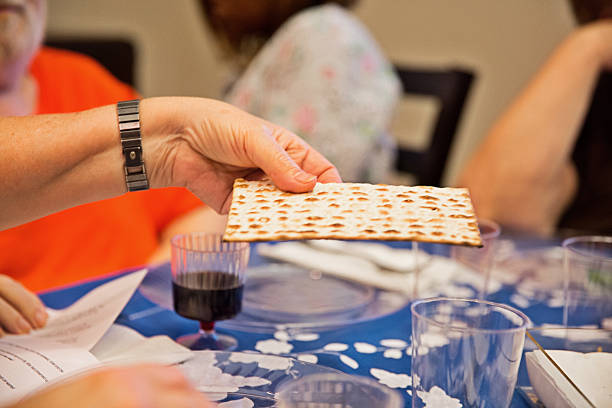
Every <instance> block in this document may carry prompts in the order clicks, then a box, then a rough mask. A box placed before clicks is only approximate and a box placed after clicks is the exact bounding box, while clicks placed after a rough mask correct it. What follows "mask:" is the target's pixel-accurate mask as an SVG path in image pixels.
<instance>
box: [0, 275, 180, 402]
mask: <svg viewBox="0 0 612 408" xmlns="http://www.w3.org/2000/svg"><path fill="white" fill-rule="evenodd" d="M146 272H147V271H146V270H141V271H138V272H133V273H130V274H128V275H125V276H122V277H120V278H117V279H114V280H112V281H110V282H108V283H106V284H104V285H101V286H98V287H97V288H95V289H93V290H92V291H90V292H89V293H87V294H86V295H85V296H83V297H82V298H80V299H79V300H77V301H76V302H75V303H74V304H72V305H71V306H69V307H67V308H65V309H62V310H55V309H47V312H48V313H49V319H48V321H47V325H46V326H45V327H44V328H43V329H40V330H34V331H32V332H31V333H30V334H27V335H8V336H5V337H3V338H0V406H2V405H4V404H8V403H12V402H16V401H17V400H19V399H20V398H22V397H24V396H25V395H27V394H29V393H31V392H33V391H38V390H39V389H40V388H41V387H45V386H48V385H49V384H52V383H55V382H57V381H60V380H64V379H65V378H66V377H67V376H70V375H75V374H77V373H82V372H84V371H88V370H91V369H92V368H96V367H100V366H102V365H111V364H129V363H136V362H156V363H160V364H178V363H180V362H183V361H185V360H187V359H189V358H190V357H191V355H192V353H191V351H190V350H189V349H187V348H185V347H183V346H181V345H179V344H177V343H175V342H174V341H172V339H170V338H169V337H167V336H155V337H150V338H145V337H144V336H142V335H141V334H139V333H138V332H136V331H134V330H132V329H130V328H128V327H125V326H119V325H113V322H114V321H115V319H116V318H117V316H118V315H119V313H120V312H121V310H123V308H124V307H125V305H126V304H127V302H128V301H129V300H130V298H131V297H132V295H133V294H134V291H135V290H136V288H137V287H138V285H140V282H141V281H142V279H143V278H144V276H145V275H146Z"/></svg>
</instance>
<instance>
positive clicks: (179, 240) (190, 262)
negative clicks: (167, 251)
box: [170, 233, 249, 350]
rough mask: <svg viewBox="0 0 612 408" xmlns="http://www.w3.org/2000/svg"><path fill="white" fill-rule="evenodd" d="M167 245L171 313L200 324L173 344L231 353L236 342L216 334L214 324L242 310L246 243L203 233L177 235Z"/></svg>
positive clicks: (246, 262)
mask: <svg viewBox="0 0 612 408" xmlns="http://www.w3.org/2000/svg"><path fill="white" fill-rule="evenodd" d="M170 243H171V248H172V249H171V251H172V263H171V267H172V295H173V300H174V310H175V311H176V312H177V313H178V314H180V315H181V316H184V317H187V318H189V319H194V320H199V321H200V330H199V332H198V333H194V334H190V335H187V336H183V337H180V338H179V339H178V340H177V341H178V342H179V343H181V344H183V345H184V346H186V347H189V348H190V349H192V350H232V349H233V348H235V347H236V345H237V343H238V342H237V341H236V339H235V338H233V337H231V336H227V335H218V334H217V333H216V332H215V321H218V320H225V319H231V318H232V317H234V316H235V315H237V314H238V313H239V312H240V310H241V308H242V292H243V288H244V281H245V276H246V274H245V272H246V268H247V264H248V261H249V244H248V243H246V242H223V236H222V235H221V234H207V233H191V234H184V235H177V236H175V237H174V238H172V240H171V241H170Z"/></svg>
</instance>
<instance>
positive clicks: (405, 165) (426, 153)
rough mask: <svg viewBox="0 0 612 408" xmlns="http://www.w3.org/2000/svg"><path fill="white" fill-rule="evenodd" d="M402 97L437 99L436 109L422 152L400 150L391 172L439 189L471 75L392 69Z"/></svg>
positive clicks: (403, 68)
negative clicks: (405, 174)
mask: <svg viewBox="0 0 612 408" xmlns="http://www.w3.org/2000/svg"><path fill="white" fill-rule="evenodd" d="M396 71H397V74H398V75H399V78H400V80H401V82H402V86H403V91H404V95H427V96H433V97H436V98H437V99H439V102H440V109H439V112H438V115H437V117H436V119H435V122H434V126H433V132H432V134H431V137H430V139H429V143H428V146H427V148H426V149H425V150H422V151H415V150H410V149H406V148H402V147H401V146H400V148H399V152H398V156H397V160H396V163H395V169H396V170H397V171H399V172H406V173H412V174H413V175H414V176H415V177H416V182H417V183H418V184H420V185H430V186H440V183H441V180H442V174H443V173H444V168H445V166H446V160H447V158H448V154H449V151H450V148H451V145H452V142H453V138H454V136H455V133H456V130H457V125H458V123H459V120H460V118H461V113H462V112H463V108H464V105H465V101H466V99H467V96H468V93H469V90H470V87H471V85H472V81H473V79H474V74H473V73H472V72H469V71H466V70H463V69H448V70H442V69H440V70H429V69H413V68H410V67H406V66H396Z"/></svg>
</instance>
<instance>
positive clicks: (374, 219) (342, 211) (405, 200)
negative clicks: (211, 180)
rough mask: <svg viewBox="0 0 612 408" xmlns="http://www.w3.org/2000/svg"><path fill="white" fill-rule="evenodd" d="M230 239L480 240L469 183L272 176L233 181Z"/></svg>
mask: <svg viewBox="0 0 612 408" xmlns="http://www.w3.org/2000/svg"><path fill="white" fill-rule="evenodd" d="M223 238H224V239H225V240H226V241H272V240H296V239H367V240H393V241H398V240H402V241H403V240H410V241H422V242H437V243H446V244H458V245H470V246H481V245H482V243H481V239H480V232H479V230H478V224H477V221H476V216H475V214H474V209H473V207H472V202H471V200H470V196H469V193H468V191H467V189H465V188H438V187H426V186H417V187H414V186H391V185H383V184H376V185H373V184H359V183H329V184H317V185H316V186H315V188H314V190H313V191H312V192H310V193H302V194H294V193H287V192H284V191H282V190H279V189H278V188H277V187H276V186H274V184H272V182H271V181H270V180H263V181H246V180H244V179H237V180H236V181H235V182H234V195H233V198H232V205H231V208H230V211H229V218H228V221H227V225H226V228H225V234H224V236H223Z"/></svg>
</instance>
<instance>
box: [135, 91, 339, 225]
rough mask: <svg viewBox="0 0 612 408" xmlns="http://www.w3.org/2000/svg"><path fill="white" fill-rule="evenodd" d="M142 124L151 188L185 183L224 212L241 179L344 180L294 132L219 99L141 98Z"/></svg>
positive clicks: (284, 183) (297, 184)
mask: <svg viewBox="0 0 612 408" xmlns="http://www.w3.org/2000/svg"><path fill="white" fill-rule="evenodd" d="M168 107H171V109H168ZM141 122H142V132H143V143H144V144H145V147H144V151H145V155H146V156H145V161H146V162H147V163H152V166H149V167H148V168H147V171H148V172H149V176H150V180H151V184H152V186H154V187H164V186H184V187H187V188H188V189H189V190H191V191H192V192H193V193H194V194H196V195H197V196H198V197H199V198H200V199H202V201H204V202H205V203H206V204H208V205H209V206H210V207H212V208H213V209H214V210H215V211H217V212H221V213H226V212H227V211H228V209H229V206H230V202H231V200H230V197H231V192H232V186H233V181H234V179H236V178H238V177H245V178H249V179H257V178H261V177H262V176H263V173H265V174H267V175H268V176H269V177H270V178H271V179H272V181H273V182H274V184H276V185H277V186H278V187H279V188H281V189H283V190H286V191H291V192H295V193H301V192H306V191H311V190H312V188H313V187H314V185H315V184H316V182H317V181H319V182H322V183H326V182H340V181H341V179H340V176H339V174H338V171H337V170H336V168H335V167H334V166H333V165H332V164H331V163H330V162H329V161H328V160H327V159H325V158H324V157H323V156H322V155H321V154H320V153H318V152H317V151H315V150H314V149H313V148H312V147H310V146H309V145H308V144H307V143H306V142H305V141H303V140H302V139H300V138H299V137H298V136H296V135H295V134H293V133H291V132H289V131H288V130H286V129H284V128H282V127H280V126H277V125H274V124H272V123H270V122H267V121H265V120H262V119H260V118H257V117H255V116H252V115H250V114H248V113H246V112H243V111H241V110H239V109H237V108H235V107H233V106H231V105H229V104H226V103H223V102H219V101H214V100H210V99H201V98H178V97H176V98H153V99H145V100H143V101H142V103H141ZM149 158H150V159H151V160H149ZM262 171H263V173H262Z"/></svg>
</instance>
